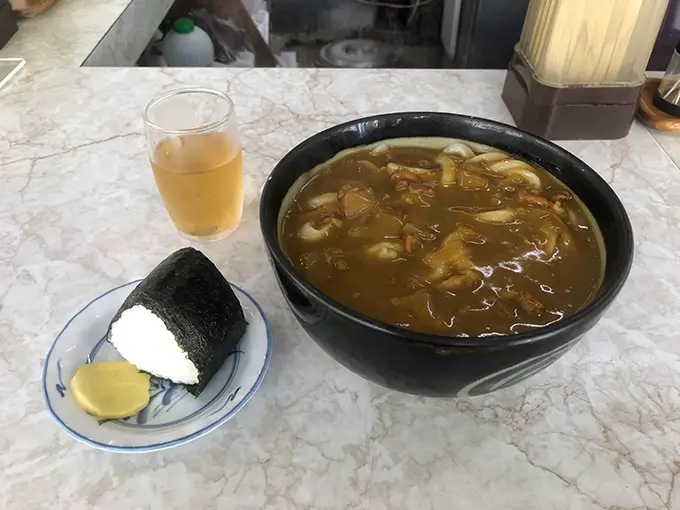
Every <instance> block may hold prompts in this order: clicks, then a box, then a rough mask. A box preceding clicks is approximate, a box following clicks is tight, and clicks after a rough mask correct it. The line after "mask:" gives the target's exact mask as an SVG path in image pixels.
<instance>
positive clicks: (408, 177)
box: [390, 169, 421, 182]
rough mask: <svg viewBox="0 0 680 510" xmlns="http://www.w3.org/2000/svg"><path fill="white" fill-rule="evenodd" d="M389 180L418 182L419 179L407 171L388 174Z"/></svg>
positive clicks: (400, 170)
mask: <svg viewBox="0 0 680 510" xmlns="http://www.w3.org/2000/svg"><path fill="white" fill-rule="evenodd" d="M390 179H392V180H393V181H408V182H420V181H421V178H420V177H419V176H418V175H416V174H415V173H413V172H411V171H409V170H403V169H399V170H395V171H394V172H391V173H390Z"/></svg>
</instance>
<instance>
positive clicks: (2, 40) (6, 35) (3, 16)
mask: <svg viewBox="0 0 680 510" xmlns="http://www.w3.org/2000/svg"><path fill="white" fill-rule="evenodd" d="M17 29H18V27H17V18H16V15H15V14H14V11H12V7H11V6H10V5H9V2H8V1H7V0H0V48H2V47H3V46H5V44H7V41H9V40H10V39H11V38H12V36H13V35H14V34H15V33H16V31H17Z"/></svg>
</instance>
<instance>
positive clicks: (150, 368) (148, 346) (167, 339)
mask: <svg viewBox="0 0 680 510" xmlns="http://www.w3.org/2000/svg"><path fill="white" fill-rule="evenodd" d="M109 341H110V342H111V343H112V344H113V346H114V347H115V348H116V349H117V350H118V352H119V353H120V355H121V356H123V358H125V359H126V360H127V361H129V362H130V363H132V364H133V365H135V366H136V367H137V368H139V369H140V370H143V371H145V372H149V373H150V374H153V375H155V376H158V377H162V378H163V379H169V380H171V381H173V382H176V383H182V384H196V383H198V369H197V368H196V366H195V365H194V364H193V363H192V362H191V360H189V356H188V355H187V353H186V352H185V351H183V350H182V348H181V347H180V346H179V345H178V344H177V340H176V339H175V335H173V334H172V333H171V332H170V330H169V329H168V328H167V327H166V326H165V323H164V322H163V320H162V319H161V318H160V317H158V316H157V315H156V314H154V313H153V312H152V311H151V310H149V309H147V308H145V307H143V306H141V305H135V306H132V307H130V308H128V309H127V310H125V311H124V312H123V313H122V314H121V316H120V317H119V318H118V320H117V321H116V322H114V323H113V324H112V325H111V334H110V337H109Z"/></svg>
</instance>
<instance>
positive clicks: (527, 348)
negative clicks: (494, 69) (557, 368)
mask: <svg viewBox="0 0 680 510" xmlns="http://www.w3.org/2000/svg"><path fill="white" fill-rule="evenodd" d="M415 136H443V137H451V138H463V139H466V140H470V141H474V142H479V143H482V144H486V145H491V146H494V147H497V148H499V149H502V150H504V151H506V152H508V153H511V154H516V155H519V156H521V157H522V158H524V159H526V160H529V161H533V162H535V163H537V164H539V165H540V166H542V167H543V168H545V169H547V170H548V171H549V172H551V173H552V174H553V175H555V176H556V177H557V178H558V179H560V180H561V181H563V182H564V183H565V184H567V186H569V187H570V188H571V189H572V190H573V191H574V192H575V193H576V194H577V195H578V196H579V197H580V198H581V200H583V202H584V203H585V204H586V205H587V206H588V208H589V209H590V211H591V212H592V214H593V216H594V217H595V219H596V220H597V223H598V224H599V226H600V229H601V230H602V235H603V237H604V243H605V246H606V251H607V263H606V269H605V276H604V281H603V283H602V287H601V288H600V291H599V293H598V295H597V297H596V299H595V300H594V301H592V302H591V303H590V304H589V305H588V306H587V307H585V308H584V309H583V310H581V311H580V312H578V313H577V314H575V315H573V316H571V317H569V318H567V319H565V320H562V321H559V322H557V323H555V324H553V325H550V326H547V327H544V328H541V329H539V330H536V331H532V332H529V333H522V334H518V335H512V336H504V337H486V338H457V337H443V336H437V335H428V334H421V333H415V332H412V331H408V330H405V329H401V328H398V327H395V326H390V325H387V324H384V323H382V322H379V321H377V320H374V319H371V318H370V317H366V316H363V315H361V314H360V313H358V312H356V311H354V310H351V309H349V308H347V307H345V306H343V305H341V304H340V303H338V302H336V301H334V300H332V299H330V298H329V297H327V296H325V295H324V294H322V293H321V292H320V291H319V290H318V289H316V288H315V287H314V286H312V285H311V284H309V283H308V282H306V281H305V280H304V279H303V277H302V276H301V275H300V274H298V273H297V271H296V270H295V268H294V267H293V266H292V264H291V263H290V262H289V260H288V258H287V257H286V255H285V254H284V253H283V251H282V250H281V247H280V246H279V241H278V238H277V221H278V216H279V210H280V208H281V204H282V200H283V199H284V196H285V195H286V192H287V191H288V189H289V188H290V186H291V185H292V184H293V183H294V182H295V180H296V179H297V178H298V177H299V176H300V175H301V174H302V173H304V172H306V171H308V170H310V169H311V168H312V167H314V166H315V165H317V164H319V163H323V162H324V161H326V160H328V159H330V158H331V157H332V156H334V155H335V154H336V153H338V152H339V151H341V150H343V149H347V148H350V147H356V146H360V145H365V144H370V143H373V142H377V141H379V140H384V139H388V138H399V137H415ZM260 227H261V229H262V235H263V236H264V241H265V244H266V247H267V251H268V255H269V260H270V262H271V265H272V268H273V269H274V272H275V273H276V277H277V279H278V282H279V285H280V287H281V290H282V291H283V294H284V296H285V297H286V300H287V301H288V304H289V305H290V308H291V309H292V310H293V313H294V314H295V316H296V317H297V319H298V321H299V322H300V324H301V325H302V327H303V328H304V329H305V331H307V333H308V334H309V335H310V336H311V337H312V338H313V339H314V340H315V341H316V343H317V344H319V345H320V346H321V348H323V349H324V350H325V351H326V352H327V353H328V354H330V355H331V356H332V357H333V358H335V359H336V360H337V361H339V362H340V363H342V364H343V365H344V366H345V367H347V368H349V369H350V370H352V371H354V372H355V373H357V374H359V375H361V376H363V377H365V378H367V379H369V380H371V381H374V382H376V383H378V384H381V385H383V386H387V387H389V388H392V389H395V390H399V391H404V392H408V393H415V394H418V395H428V396H439V397H451V396H468V395H480V394H483V393H488V392H490V391H494V390H497V389H500V388H505V387H507V386H509V385H511V384H514V383H516V382H518V381H521V380H522V379H525V378H526V377H529V376H530V375H532V374H535V373H536V372H538V371H539V370H541V369H543V368H545V367H546V366H548V365H550V364H551V363H552V362H554V361H555V360H556V359H557V358H559V357H560V356H562V355H563V354H564V353H565V352H566V351H567V350H568V349H570V348H571V347H572V346H573V345H574V344H575V343H576V342H577V341H578V340H579V338H580V337H581V336H582V335H583V334H584V333H585V332H587V331H588V330H589V329H591V328H592V327H593V326H594V325H595V323H596V322H597V321H598V320H599V319H600V317H601V316H602V314H603V313H604V312H605V310H606V309H607V308H608V307H609V305H610V304H611V303H612V301H613V300H614V298H615V297H616V295H617V294H618V293H619V291H620V290H621V287H622V286H623V284H624V282H625V281H626V278H627V277H628V273H629V271H630V267H631V263H632V260H633V234H632V229H631V225H630V221H629V220H628V216H627V215H626V211H625V210H624V208H623V205H622V204H621V202H620V201H619V199H618V197H617V196H616V195H615V194H614V192H613V191H612V189H611V188H610V187H609V186H608V185H607V183H606V182H605V181H604V180H603V179H602V178H601V177H600V176H599V175H597V173H595V171H594V170H592V169H591V168H589V167H588V166H587V165H586V164H585V163H584V162H583V161H581V160H579V159H578V158H576V157H574V156H573V155H572V154H570V153H569V152H567V151H566V150H564V149H562V148H560V147H558V146H557V145H555V144H552V143H550V142H548V141H546V140H543V139H541V138H539V137H537V136H534V135H531V134H529V133H526V132H524V131H521V130H519V129H516V128H514V127H511V126H508V125H505V124H500V123H497V122H492V121H489V120H485V119H479V118H474V117H465V116H461V115H451V114H444V113H418V112H411V113H396V114H389V115H379V116H375V117H368V118H364V119H359V120H355V121H351V122H347V123H345V124H341V125H339V126H335V127H332V128H330V129H327V130H326V131H323V132H321V133H319V134H317V135H314V136H312V137H311V138H309V139H307V140H305V141H304V142H302V143H301V144H300V145H298V146H297V147H295V148H294V149H293V150H291V151H290V152H289V153H288V154H287V155H286V156H285V157H284V158H283V159H282V160H281V161H280V162H279V164H278V165H276V167H275V168H274V170H273V171H272V173H271V175H270V176H269V179H268V180H267V183H266V185H265V187H264V190H263V192H262V200H261V203H260Z"/></svg>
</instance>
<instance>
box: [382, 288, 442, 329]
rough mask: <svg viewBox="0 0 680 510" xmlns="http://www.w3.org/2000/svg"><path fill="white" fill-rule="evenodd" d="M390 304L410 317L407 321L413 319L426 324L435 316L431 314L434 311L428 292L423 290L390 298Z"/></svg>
mask: <svg viewBox="0 0 680 510" xmlns="http://www.w3.org/2000/svg"><path fill="white" fill-rule="evenodd" d="M390 304H391V305H392V306H393V307H395V308H397V309H399V310H400V311H401V312H402V313H403V315H405V316H406V317H408V318H409V319H411V320H410V321H408V322H409V323H411V322H412V320H413V319H415V320H416V321H418V322H420V323H421V324H428V323H431V322H432V319H433V318H435V319H436V318H437V317H435V316H434V315H433V314H434V313H435V312H434V307H433V306H432V303H431V298H430V294H429V293H428V292H427V291H425V290H419V291H416V292H414V293H413V294H409V295H408V296H403V297H398V298H392V299H390Z"/></svg>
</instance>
